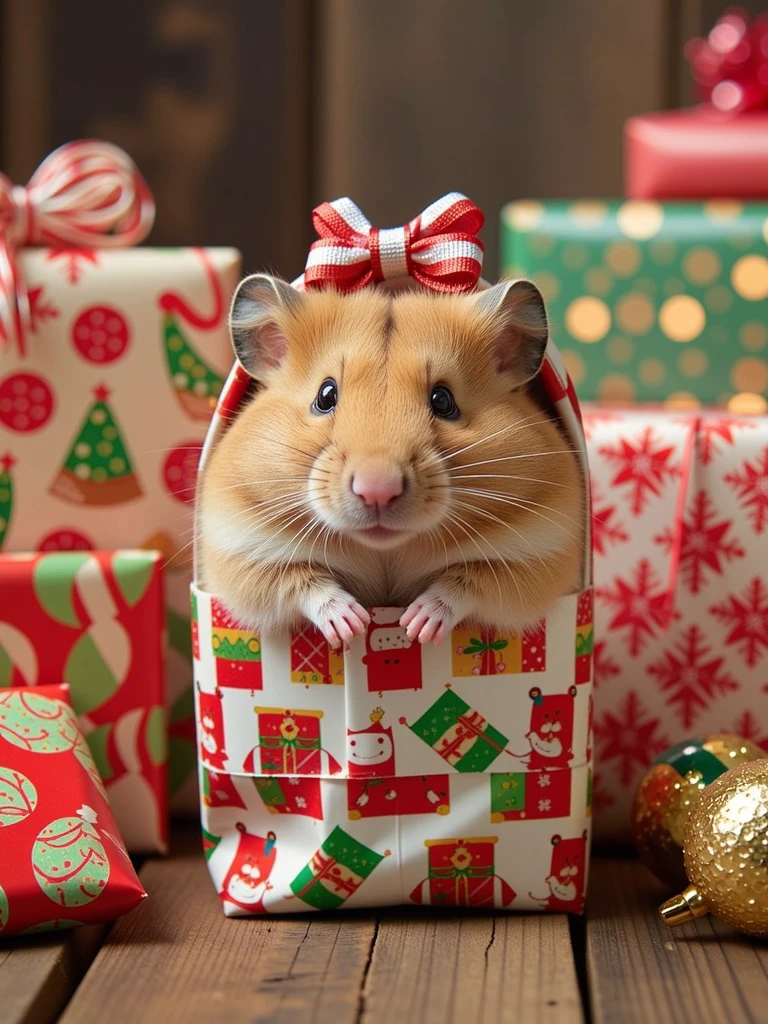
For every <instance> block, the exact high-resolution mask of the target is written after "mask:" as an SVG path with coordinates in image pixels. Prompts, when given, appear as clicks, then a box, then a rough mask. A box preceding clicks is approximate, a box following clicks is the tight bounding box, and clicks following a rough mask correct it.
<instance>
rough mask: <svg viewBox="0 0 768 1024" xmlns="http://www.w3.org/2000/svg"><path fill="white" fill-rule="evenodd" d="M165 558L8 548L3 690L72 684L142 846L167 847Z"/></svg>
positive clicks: (125, 818)
mask: <svg viewBox="0 0 768 1024" xmlns="http://www.w3.org/2000/svg"><path fill="white" fill-rule="evenodd" d="M162 562H163V556H162V555H161V554H160V553H159V552H152V551H113V552H98V551H70V552H57V553H54V554H22V555H2V554H0V593H2V595H3V601H2V605H0V688H2V687H4V686H30V687H38V686H39V685H40V684H47V683H58V682H65V683H67V684H68V686H69V689H70V693H71V699H72V705H73V707H74V709H75V712H76V713H77V714H78V716H79V721H80V726H81V728H82V729H83V731H84V733H85V736H86V739H87V741H88V744H89V746H90V748H91V752H92V755H93V758H94V760H95V762H96V765H97V767H98V769H99V771H100V773H101V777H102V779H103V781H104V783H105V785H106V790H107V795H108V797H109V800H110V804H111V807H112V813H113V814H114V816H115V820H116V821H117V824H118V827H119V828H120V832H121V834H122V836H123V839H124V841H125V843H126V846H127V847H128V849H129V850H131V851H132V852H133V853H153V852H163V851H165V849H166V846H167V838H168V836H167V833H168V823H167V817H168V798H167V779H166V767H167V765H166V761H167V742H166V710H165V685H164V647H165V645H164V639H165V630H164V627H163V620H164V599H163V578H162ZM2 692H3V691H2V689H0V695H1V694H2Z"/></svg>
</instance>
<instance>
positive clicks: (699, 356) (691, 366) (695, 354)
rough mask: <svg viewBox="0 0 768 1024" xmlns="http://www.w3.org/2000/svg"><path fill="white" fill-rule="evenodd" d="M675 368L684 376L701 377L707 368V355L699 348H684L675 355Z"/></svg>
mask: <svg viewBox="0 0 768 1024" xmlns="http://www.w3.org/2000/svg"><path fill="white" fill-rule="evenodd" d="M677 368H678V370H679V371H680V373H682V375H683V376H684V377H701V375H702V374H704V373H706V372H707V370H708V369H709V356H708V355H707V353H706V352H702V350H701V349H700V348H686V349H684V350H683V351H682V352H681V353H680V354H679V355H678V357H677Z"/></svg>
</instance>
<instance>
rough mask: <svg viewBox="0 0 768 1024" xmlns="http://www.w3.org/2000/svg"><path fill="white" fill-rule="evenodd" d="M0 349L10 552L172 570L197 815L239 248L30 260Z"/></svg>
mask: <svg viewBox="0 0 768 1024" xmlns="http://www.w3.org/2000/svg"><path fill="white" fill-rule="evenodd" d="M18 262H19V270H20V274H21V276H22V277H23V280H24V281H25V283H26V285H27V289H28V294H29V301H30V326H29V330H28V331H27V333H26V338H25V343H24V345H23V346H21V345H19V344H18V343H17V341H15V340H13V339H11V340H10V341H8V342H6V344H5V346H4V347H3V348H2V351H0V545H2V546H3V550H4V551H6V552H23V551H35V550H37V551H46V552H55V551H78V552H82V551H89V550H95V549H99V550H104V551H111V550H115V549H119V548H145V549H148V550H150V549H151V550H160V551H161V552H162V553H163V554H164V555H165V556H166V559H167V568H166V594H167V609H168V613H167V615H168V617H167V626H168V637H169V652H168V661H167V699H168V708H169V726H170V762H169V781H170V788H171V792H172V793H173V794H174V805H175V806H177V807H178V806H184V807H186V809H188V810H192V809H193V808H195V807H196V806H197V794H196V779H195V768H194V765H195V754H194V707H193V700H192V687H191V652H190V641H189V590H188V588H189V578H190V564H191V555H190V552H191V546H190V545H191V539H192V517H191V507H192V499H193V495H194V482H195V475H196V469H197V461H198V456H199V453H200V449H201V446H202V442H203V440H204V437H205V433H206V429H207V425H208V420H209V419H210V414H211V408H212V402H214V401H215V398H216V396H217V394H218V391H219V389H220V387H221V380H222V379H223V378H224V377H226V374H227V373H228V371H229V369H230V367H231V362H232V355H231V346H230V342H229V335H228V330H227V325H226V308H227V305H228V302H229V296H230V293H231V291H232V289H233V287H234V283H235V281H236V279H237V277H238V273H239V256H238V254H237V252H235V251H234V250H232V249H152V248H142V249H129V250H124V251H122V250H116V251H103V250H96V249H76V250H75V249H42V248H41V249H26V250H21V251H20V252H19V253H18Z"/></svg>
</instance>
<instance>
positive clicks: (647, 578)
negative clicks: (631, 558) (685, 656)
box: [595, 558, 669, 657]
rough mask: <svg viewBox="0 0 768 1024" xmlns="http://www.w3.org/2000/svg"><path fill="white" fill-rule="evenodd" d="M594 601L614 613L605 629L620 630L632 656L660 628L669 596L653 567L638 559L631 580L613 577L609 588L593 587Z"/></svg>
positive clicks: (666, 620)
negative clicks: (605, 605) (595, 599)
mask: <svg viewBox="0 0 768 1024" xmlns="http://www.w3.org/2000/svg"><path fill="white" fill-rule="evenodd" d="M595 595H596V596H597V598H598V600H600V601H602V602H603V603H604V604H607V605H609V606H611V607H612V608H613V609H614V611H613V615H612V617H611V619H610V621H609V623H608V629H609V630H611V631H613V630H621V631H624V632H623V637H624V639H625V640H626V643H627V649H628V651H629V653H630V654H631V655H632V657H636V656H637V655H638V654H639V653H640V651H641V650H642V649H643V647H644V646H645V645H646V643H647V642H648V641H649V640H651V639H652V638H653V637H654V636H656V634H657V633H658V632H659V631H660V630H661V629H664V628H665V627H666V625H667V623H668V620H669V595H668V591H667V589H666V587H665V586H664V585H663V584H661V583H660V582H659V581H658V580H657V579H656V576H655V573H654V570H653V566H652V565H651V563H650V562H649V561H648V559H647V558H642V559H641V560H640V561H639V562H638V563H637V565H636V566H635V571H634V580H625V579H622V578H621V577H620V576H617V577H616V578H615V579H614V581H613V585H612V586H610V587H597V588H596V589H595Z"/></svg>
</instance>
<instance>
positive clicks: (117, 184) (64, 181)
mask: <svg viewBox="0 0 768 1024" xmlns="http://www.w3.org/2000/svg"><path fill="white" fill-rule="evenodd" d="M154 216H155V205H154V202H153V200H152V195H151V193H150V191H149V188H148V186H147V184H146V182H145V181H144V179H143V178H142V176H141V174H140V173H139V171H138V169H137V167H136V165H135V164H134V163H133V161H132V160H131V159H130V157H129V156H128V155H127V154H126V153H124V152H123V150H122V149H119V148H118V147H117V146H113V145H111V144H110V143H108V142H98V141H95V140H84V141H81V142H69V143H67V144H66V145H64V146H61V147H60V148H59V149H57V150H55V151H54V152H53V153H51V154H50V156H48V157H46V159H45V160H44V161H43V162H42V163H41V164H40V166H39V167H38V169H37V170H36V171H35V173H34V174H33V175H32V177H31V178H30V179H29V182H28V183H27V184H26V185H13V184H12V183H11V182H10V181H9V180H8V178H6V177H5V176H4V175H0V341H7V340H9V339H10V338H11V337H13V336H14V335H15V337H16V339H17V341H18V345H19V349H20V351H21V352H22V353H23V351H24V335H25V332H26V328H27V325H28V319H29V301H28V298H27V293H26V289H25V287H24V282H23V281H22V280H21V277H20V274H19V269H18V265H17V263H16V249H17V248H19V247H20V246H24V245H49V246H53V247H56V248H64V247H70V246H74V247H76V248H87V249H94V248H101V249H106V248H110V249H111V248H117V247H121V246H129V245H135V244H136V243H137V242H140V241H142V239H144V238H145V237H146V235H147V233H148V232H149V229H150V228H151V227H152V222H153V220H154Z"/></svg>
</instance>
